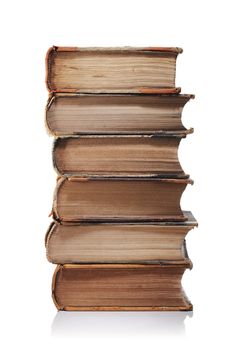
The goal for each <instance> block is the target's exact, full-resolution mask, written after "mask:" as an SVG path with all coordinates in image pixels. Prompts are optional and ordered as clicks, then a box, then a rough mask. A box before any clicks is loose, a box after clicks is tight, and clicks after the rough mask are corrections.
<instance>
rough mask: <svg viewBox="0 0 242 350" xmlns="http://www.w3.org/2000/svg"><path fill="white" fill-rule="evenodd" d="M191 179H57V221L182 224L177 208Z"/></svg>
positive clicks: (182, 218) (54, 214)
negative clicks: (164, 222)
mask: <svg viewBox="0 0 242 350" xmlns="http://www.w3.org/2000/svg"><path fill="white" fill-rule="evenodd" d="M188 183H190V184H191V183H192V180H191V179H153V178H150V179H143V178H128V177H125V178H121V179H120V178H118V179H117V178H112V177H105V178H91V177H89V178H78V177H70V178H65V177H62V178H59V179H58V182H57V186H56V190H55V194H54V202H53V217H54V219H56V220H57V221H67V222H70V221H73V222H80V221H91V220H94V221H165V220H167V221H169V220H171V221H185V220H187V217H186V216H184V213H183V212H182V210H181V207H180V199H181V195H182V193H183V191H184V190H185V188H186V186H187V184H188Z"/></svg>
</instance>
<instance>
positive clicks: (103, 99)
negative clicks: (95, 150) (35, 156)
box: [46, 93, 194, 136]
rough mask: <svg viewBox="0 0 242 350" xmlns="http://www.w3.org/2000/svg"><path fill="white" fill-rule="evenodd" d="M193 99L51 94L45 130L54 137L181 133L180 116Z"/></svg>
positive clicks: (144, 95)
mask: <svg viewBox="0 0 242 350" xmlns="http://www.w3.org/2000/svg"><path fill="white" fill-rule="evenodd" d="M191 98H194V95H182V94H179V95H161V94H152V95H150V94H123V95H120V94H94V93H92V94H79V93H78V94H77V93H76V94H71V93H51V94H50V97H49V100H48V103H47V106H46V126H47V129H48V131H49V132H50V133H51V134H53V135H55V136H68V135H80V134H92V135H93V134H131V135H136V134H170V133H174V132H176V133H178V132H181V133H184V132H185V131H186V128H185V127H184V125H183V124H182V121H181V116H182V110H183V107H184V106H185V104H186V103H187V102H188V101H189V100H190V99H191Z"/></svg>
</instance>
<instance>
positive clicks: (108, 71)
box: [46, 46, 182, 93]
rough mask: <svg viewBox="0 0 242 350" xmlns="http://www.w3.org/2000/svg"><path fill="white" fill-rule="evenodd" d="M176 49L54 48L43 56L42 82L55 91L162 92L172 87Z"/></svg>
mask: <svg viewBox="0 0 242 350" xmlns="http://www.w3.org/2000/svg"><path fill="white" fill-rule="evenodd" d="M181 52H182V49H180V48H165V47H163V48H161V47H137V48H134V47H119V48H118V47H117V48H112V47H111V48H95V47H94V48H78V47H56V46H53V47H52V48H50V49H49V51H48V53H47V57H46V72H47V75H46V84H47V88H48V89H49V91H56V92H91V93H94V92H97V93H107V92H112V93H128V92H138V93H139V92H158V93H160V92H164V93H177V92H179V89H176V88H175V75H176V58H177V55H178V54H179V53H181Z"/></svg>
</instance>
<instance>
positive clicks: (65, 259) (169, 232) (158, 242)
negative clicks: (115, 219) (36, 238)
mask: <svg viewBox="0 0 242 350" xmlns="http://www.w3.org/2000/svg"><path fill="white" fill-rule="evenodd" d="M184 216H187V217H188V220H187V221H186V222H177V223H174V222H162V223H157V222H151V223H149V224H147V223H128V222H126V223H123V224H119V223H80V224H73V223H70V224H67V223H63V224H60V223H59V222H53V223H52V224H51V225H50V227H49V229H48V231H47V234H46V252H47V258H48V260H49V261H50V262H52V263H54V264H71V263H78V264H81V263H148V262H149V263H155V262H158V261H162V262H169V261H173V263H178V264H179V263H188V262H190V260H189V258H188V256H187V253H186V247H185V241H184V240H185V236H186V235H187V233H188V232H189V231H190V230H191V229H193V228H194V227H195V226H197V222H196V220H195V219H194V217H193V216H192V214H191V213H190V212H186V213H184Z"/></svg>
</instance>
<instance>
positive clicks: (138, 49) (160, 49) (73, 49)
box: [45, 46, 183, 94]
mask: <svg viewBox="0 0 242 350" xmlns="http://www.w3.org/2000/svg"><path fill="white" fill-rule="evenodd" d="M105 51H108V52H117V51H120V52H122V51H126V52H147V53H148V52H153V53H157V54H158V55H159V54H167V53H169V54H172V55H174V56H175V57H177V55H178V54H179V53H182V52H183V50H182V49H181V48H177V47H129V46H126V47H106V48H105V47H83V48H80V47H60V46H52V47H50V48H49V49H48V51H47V54H46V59H45V62H46V78H45V82H46V87H47V89H48V91H50V92H51V91H53V92H67V93H75V92H82V91H81V90H80V89H62V90H54V89H53V88H52V86H51V78H50V77H51V64H52V62H51V61H52V58H53V56H54V55H55V54H56V53H57V52H105ZM102 91H103V90H102ZM129 91H130V90H127V91H126V92H129ZM180 91H181V88H149V87H145V86H141V87H140V88H138V89H137V92H140V93H144V94H147V93H148V94H150V93H153V94H163V93H165V94H178V93H179V92H180ZM96 92H101V90H100V91H99V90H96Z"/></svg>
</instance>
